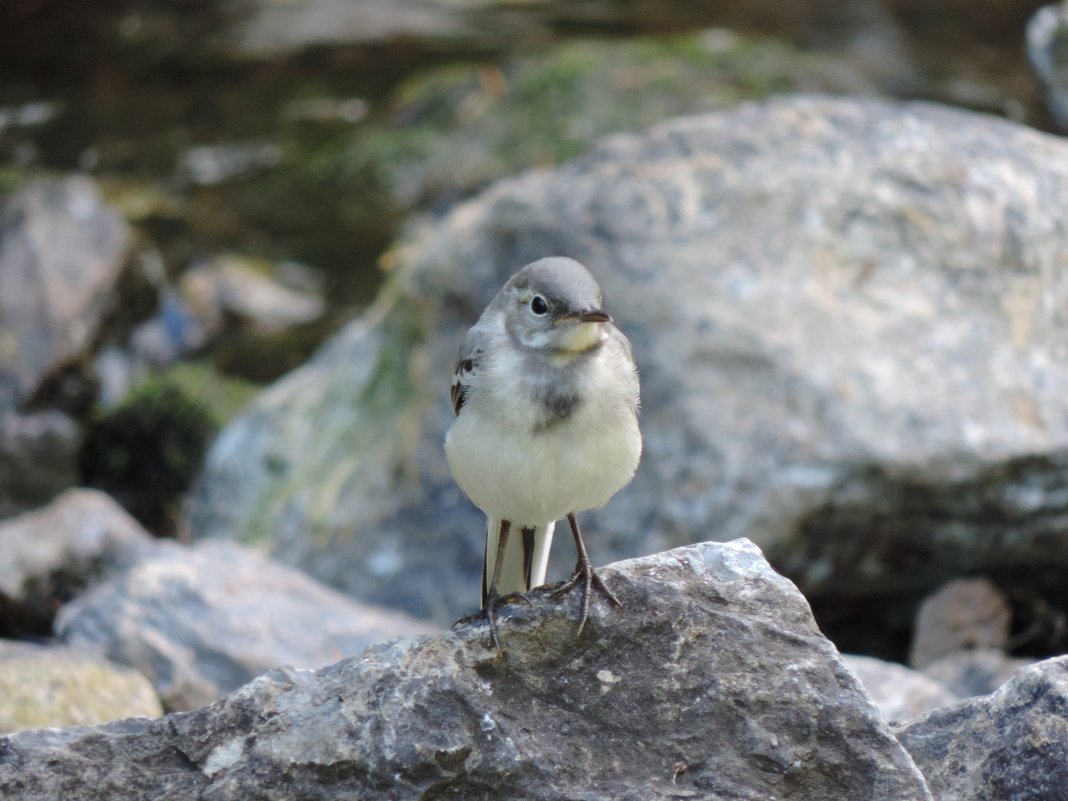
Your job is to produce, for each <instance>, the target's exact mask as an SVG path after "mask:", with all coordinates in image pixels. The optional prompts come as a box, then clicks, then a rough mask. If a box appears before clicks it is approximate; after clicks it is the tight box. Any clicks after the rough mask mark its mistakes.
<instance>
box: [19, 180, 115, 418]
mask: <svg viewBox="0 0 1068 801" xmlns="http://www.w3.org/2000/svg"><path fill="white" fill-rule="evenodd" d="M129 243H130V230H129V228H128V227H127V225H126V222H125V221H124V220H123V219H122V217H121V216H119V214H118V213H117V212H116V211H115V210H114V209H113V208H111V207H110V206H109V205H108V204H107V203H105V201H104V199H103V197H102V196H101V194H100V190H99V189H98V188H97V185H96V184H95V183H94V182H93V181H91V180H90V179H88V178H84V177H68V178H63V179H60V180H40V181H33V182H30V183H28V184H27V185H26V186H24V187H22V188H21V189H19V190H18V191H16V192H15V193H14V194H13V195H11V196H10V197H9V198H8V199H7V202H6V204H5V205H4V208H3V211H2V212H0V365H2V367H0V408H3V407H4V406H7V405H10V404H11V403H12V402H13V401H21V400H25V399H27V398H29V397H31V396H32V395H33V394H34V392H35V391H36V390H37V389H38V387H39V385H40V383H41V381H42V380H43V379H44V378H45V377H46V376H48V375H49V373H51V372H52V371H55V370H57V369H58V368H60V367H62V366H64V364H65V363H66V362H68V361H69V360H71V359H74V358H76V357H78V356H80V355H82V354H84V352H85V350H86V348H87V347H88V346H89V345H90V344H91V342H92V340H93V336H94V335H95V334H96V332H97V328H98V326H99V324H100V322H101V320H102V318H103V315H104V313H105V311H106V309H107V304H108V301H109V299H110V296H111V291H112V290H113V288H114V286H115V283H116V281H117V280H118V278H119V274H120V272H121V271H122V268H123V266H124V264H125V260H126V256H127V249H128V247H129Z"/></svg>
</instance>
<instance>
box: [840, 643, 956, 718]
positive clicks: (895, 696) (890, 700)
mask: <svg viewBox="0 0 1068 801" xmlns="http://www.w3.org/2000/svg"><path fill="white" fill-rule="evenodd" d="M842 661H844V662H845V663H846V664H847V665H849V667H850V668H851V669H852V670H853V671H854V672H855V673H856V674H857V677H858V678H859V679H860V683H861V684H863V685H864V689H865V690H867V691H868V694H869V695H870V696H871V697H872V699H873V700H874V701H875V705H876V706H877V707H879V711H880V712H882V714H883V719H885V720H888V721H895V720H911V719H912V718H916V717H919V716H920V715H922V714H924V713H925V712H930V711H931V710H932V709H938V707H941V706H946V705H948V704H952V703H954V702H956V701H957V700H959V698H960V696H958V695H956V694H954V693H953V692H952V691H951V690H950V689H949V688H947V687H946V686H945V685H944V684H941V683H940V682H938V681H936V680H934V679H933V678H931V677H930V676H927V675H925V674H923V673H920V672H919V671H917V670H911V669H909V668H907V667H905V666H904V665H898V664H894V663H893V662H884V661H883V660H882V659H873V658H872V657H870V656H857V655H854V654H844V655H843V656H842Z"/></svg>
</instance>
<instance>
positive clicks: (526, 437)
mask: <svg viewBox="0 0 1068 801" xmlns="http://www.w3.org/2000/svg"><path fill="white" fill-rule="evenodd" d="M614 389H615V385H614V384H613V385H612V386H611V388H609V390H608V392H609V393H611V391H612V390H614ZM480 406H481V405H476V404H474V403H472V404H470V406H469V407H465V408H464V410H463V412H462V413H461V414H460V416H459V417H457V418H456V421H455V422H454V423H453V425H452V428H450V429H449V433H448V435H447V436H446V438H445V453H446V456H447V457H448V460H449V467H450V469H451V470H452V474H453V477H454V478H455V479H456V483H457V484H459V485H460V488H461V489H462V490H463V491H464V492H465V493H466V494H467V496H468V497H469V498H470V499H471V501H472V502H473V503H474V504H475V505H476V506H477V507H478V508H479V509H481V510H482V511H483V512H485V513H486V515H487V516H489V517H491V518H497V519H504V520H509V521H511V522H512V524H513V525H514V526H538V525H543V524H545V523H549V522H551V521H554V520H559V519H561V518H563V517H565V516H566V515H567V514H568V513H571V512H581V511H584V510H586V509H595V508H597V507H599V506H603V505H604V504H605V503H607V501H608V499H609V498H611V497H612V496H613V495H614V494H615V493H616V492H618V491H619V489H620V488H622V487H623V486H624V485H625V484H626V483H627V482H628V481H630V479H631V477H632V476H633V475H634V471H635V470H636V469H637V467H638V460H639V458H640V457H641V450H642V444H641V434H640V433H639V430H638V421H637V417H636V415H635V414H634V413H633V411H631V409H630V407H629V406H628V405H627V404H625V403H622V402H620V401H619V398H618V396H616V397H613V396H611V394H605V393H600V392H591V393H589V395H588V397H587V398H586V399H585V400H584V401H583V402H582V403H581V404H580V405H579V406H578V408H576V409H575V411H574V413H573V414H571V415H570V416H569V417H568V418H567V419H565V420H563V421H561V422H558V423H556V424H554V425H552V426H551V427H549V428H543V429H540V430H537V431H535V429H534V427H533V426H531V425H530V423H529V419H528V418H532V415H529V414H524V413H523V410H522V409H515V410H514V411H515V414H514V416H513V417H512V418H511V419H510V420H506V419H502V418H501V416H500V415H499V414H495V412H497V411H499V410H495V409H490V410H487V409H486V407H484V406H481V408H480Z"/></svg>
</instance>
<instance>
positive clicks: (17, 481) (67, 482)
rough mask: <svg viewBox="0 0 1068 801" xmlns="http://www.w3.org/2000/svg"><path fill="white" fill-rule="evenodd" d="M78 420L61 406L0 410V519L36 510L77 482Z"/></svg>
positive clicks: (79, 433)
mask: <svg viewBox="0 0 1068 801" xmlns="http://www.w3.org/2000/svg"><path fill="white" fill-rule="evenodd" d="M80 445H81V431H80V429H79V428H78V425H77V423H75V422H74V420H72V419H71V418H70V417H69V416H67V415H65V414H63V412H60V411H56V410H54V409H53V410H48V411H40V412H32V413H29V414H19V413H17V412H14V411H10V410H9V411H2V410H0V519H3V518H5V517H11V516H12V515H16V514H19V513H20V512H26V511H29V510H30V509H36V508H37V507H39V506H43V505H44V504H46V503H48V502H49V501H50V500H52V499H53V498H54V497H55V496H56V495H58V494H59V493H61V492H62V491H63V490H65V489H67V488H68V487H72V486H74V485H75V484H77V483H78V448H79V446H80Z"/></svg>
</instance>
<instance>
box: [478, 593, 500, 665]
mask: <svg viewBox="0 0 1068 801" xmlns="http://www.w3.org/2000/svg"><path fill="white" fill-rule="evenodd" d="M500 601H501V597H500V596H499V595H494V596H493V597H491V598H487V599H486V605H485V606H483V607H482V613H483V614H484V615H485V616H486V620H487V622H488V623H489V630H490V642H491V643H492V644H493V647H494V648H495V649H496V650H497V656H499V657H501V658H503V657H504V649H503V648H501V640H500V638H499V637H498V636H497V604H498V603H500Z"/></svg>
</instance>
